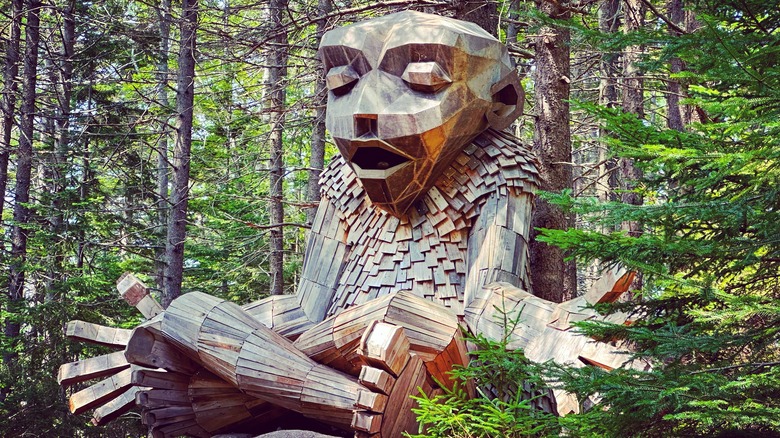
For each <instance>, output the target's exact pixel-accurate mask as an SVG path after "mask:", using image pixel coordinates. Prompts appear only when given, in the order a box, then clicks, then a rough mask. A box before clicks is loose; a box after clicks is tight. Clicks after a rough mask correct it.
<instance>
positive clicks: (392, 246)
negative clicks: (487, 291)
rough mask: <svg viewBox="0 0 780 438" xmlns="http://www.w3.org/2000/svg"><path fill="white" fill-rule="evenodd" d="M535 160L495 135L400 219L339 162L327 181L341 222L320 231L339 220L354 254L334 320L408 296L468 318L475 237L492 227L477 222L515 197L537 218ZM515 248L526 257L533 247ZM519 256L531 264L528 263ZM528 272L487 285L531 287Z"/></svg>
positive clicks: (483, 139)
mask: <svg viewBox="0 0 780 438" xmlns="http://www.w3.org/2000/svg"><path fill="white" fill-rule="evenodd" d="M530 157H532V153H531V152H530V151H528V150H527V149H526V148H525V147H524V146H522V145H521V144H520V142H519V140H518V139H516V138H514V137H512V136H511V135H509V134H506V133H503V132H497V131H494V130H488V131H487V132H485V133H483V134H482V135H480V136H479V137H477V139H475V140H474V141H473V142H472V143H471V144H470V145H469V146H467V147H466V148H465V150H464V151H463V152H462V153H461V154H460V155H459V156H458V157H457V158H456V159H455V161H454V162H453V164H452V165H451V166H450V167H449V168H448V169H447V170H446V171H445V173H444V175H442V176H441V177H440V178H439V180H438V182H437V183H436V185H435V186H434V187H433V188H432V189H431V190H430V191H429V192H428V194H427V195H426V196H425V197H424V198H423V199H422V200H421V201H419V202H418V203H417V204H416V205H414V206H413V207H412V208H411V209H410V211H408V214H407V216H406V217H404V218H400V219H399V218H396V217H394V216H392V215H390V214H388V213H387V212H385V211H383V210H381V209H379V208H376V207H374V206H372V204H371V202H370V200H369V199H368V197H366V196H365V193H364V191H363V189H362V187H361V185H360V183H359V182H358V180H357V178H356V176H355V174H354V172H353V171H352V170H351V168H350V167H349V166H348V165H347V164H346V163H345V162H344V160H343V158H338V159H335V160H334V161H333V162H332V163H331V164H330V165H329V166H328V167H327V169H326V170H325V171H324V173H323V176H322V180H321V183H322V186H323V194H324V196H325V197H327V198H329V200H330V201H331V202H332V203H333V205H334V206H335V216H336V217H331V218H330V220H328V219H329V218H327V217H324V218H322V220H320V221H318V222H317V223H315V224H314V226H313V231H314V232H315V233H320V232H321V230H323V229H324V228H327V227H332V226H333V225H332V224H331V223H329V222H332V221H334V220H338V221H341V226H343V229H344V230H345V232H346V236H345V243H346V245H347V248H348V250H347V254H346V258H345V262H344V265H342V267H341V269H339V271H340V273H339V275H340V278H339V280H338V287H337V290H336V293H335V296H334V298H333V300H332V302H331V304H330V308H329V309H328V315H334V314H337V313H339V312H340V311H341V310H343V309H345V308H348V307H351V306H354V305H359V304H362V303H365V302H367V301H370V300H372V299H374V298H377V297H381V296H384V295H387V294H390V293H392V292H396V291H400V290H408V291H412V292H413V293H415V294H417V295H419V296H423V297H425V298H427V299H429V300H431V301H434V302H438V303H441V304H443V305H444V306H446V307H448V308H451V309H452V310H453V311H454V312H455V313H457V314H459V315H462V314H463V298H464V295H463V294H464V288H465V286H466V274H467V272H466V270H467V266H466V259H467V252H468V246H469V245H468V239H469V235H470V232H471V231H472V229H473V228H474V227H475V226H477V227H478V226H480V224H481V223H482V222H485V221H477V218H478V217H479V216H480V215H487V216H490V217H494V216H496V214H495V210H496V209H500V208H501V207H502V206H503V208H504V209H506V201H504V202H503V203H502V199H506V198H507V197H509V196H526V197H527V198H528V204H529V205H528V208H529V213H530V199H531V198H530V196H528V194H529V193H530V192H531V191H532V190H533V189H535V188H537V187H538V181H539V176H538V173H537V170H536V166H535V164H534V162H533V161H532V159H531V158H530ZM491 209H492V210H494V211H492V212H491V211H488V210H491ZM507 216H508V217H513V216H514V215H512V214H509V215H507ZM478 222H479V223H478ZM505 225H506V227H507V228H508V229H512V228H513V227H512V224H505ZM523 238H527V236H523ZM526 243H527V242H521V243H520V245H525V244H526ZM507 249H510V250H511V249H513V248H507ZM514 249H515V250H521V251H523V252H525V251H527V246H526V247H525V248H514ZM510 254H511V253H510ZM518 258H519V259H525V260H526V263H527V257H524V256H523V257H518ZM331 269H332V268H331ZM527 272H528V270H527V269H522V274H521V275H519V276H517V277H519V278H492V279H491V278H485V279H481V282H482V283H483V284H484V282H487V281H497V280H503V281H510V282H512V283H514V284H517V285H518V286H520V287H525V288H527V287H528V286H529V285H528V280H527V278H526V277H527Z"/></svg>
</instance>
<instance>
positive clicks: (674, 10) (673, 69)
mask: <svg viewBox="0 0 780 438" xmlns="http://www.w3.org/2000/svg"><path fill="white" fill-rule="evenodd" d="M666 7H667V12H668V14H669V19H670V20H671V21H672V23H674V24H677V25H683V26H684V24H683V21H684V19H685V12H684V11H683V2H682V0H669V2H668V3H667V5H666ZM669 34H670V35H672V36H673V37H678V36H680V33H679V32H677V31H676V30H674V29H672V28H670V29H669ZM681 71H683V61H682V59H680V58H678V57H674V58H672V59H671V60H669V73H670V74H672V75H674V74H677V73H680V72H681ZM682 95H683V88H682V85H681V84H680V81H679V80H678V79H676V78H669V82H667V95H666V107H667V122H666V126H668V127H669V128H670V129H674V130H677V131H682V130H684V129H685V125H684V124H683V116H682V111H681V110H680V97H681V96H682Z"/></svg>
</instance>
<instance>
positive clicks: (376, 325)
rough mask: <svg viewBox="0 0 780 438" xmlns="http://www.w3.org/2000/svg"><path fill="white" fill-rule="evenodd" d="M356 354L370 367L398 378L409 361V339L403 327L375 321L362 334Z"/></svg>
mask: <svg viewBox="0 0 780 438" xmlns="http://www.w3.org/2000/svg"><path fill="white" fill-rule="evenodd" d="M357 354H358V355H360V356H362V357H363V358H364V359H365V360H366V362H368V363H369V364H370V365H371V366H373V367H376V368H382V369H384V370H385V371H387V372H389V373H390V374H392V375H393V376H398V374H399V373H400V372H401V370H402V369H403V367H404V366H405V365H406V362H407V361H408V360H409V339H408V338H407V337H406V334H405V333H404V329H403V327H399V326H396V325H392V324H387V323H384V322H380V321H376V320H375V321H372V322H371V324H369V326H368V328H367V329H366V330H365V331H364V332H363V336H362V337H361V339H360V347H358V350H357Z"/></svg>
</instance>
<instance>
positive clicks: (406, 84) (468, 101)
mask: <svg viewBox="0 0 780 438" xmlns="http://www.w3.org/2000/svg"><path fill="white" fill-rule="evenodd" d="M319 55H320V58H321V59H322V61H323V62H324V63H325V67H326V71H327V85H328V88H329V90H330V91H329V97H328V117H327V122H326V123H327V127H328V129H329V130H330V132H331V134H332V136H333V139H334V141H335V143H336V145H337V146H338V149H339V151H340V152H341V157H340V158H339V159H336V160H334V161H333V162H332V163H331V164H330V165H329V166H328V167H327V169H326V170H325V171H324V173H323V176H322V187H323V197H322V202H321V204H320V206H319V210H318V212H317V218H316V220H315V222H314V224H313V226H312V229H311V233H310V235H309V238H308V244H307V249H306V257H305V263H304V267H303V274H302V279H301V281H300V284H299V285H298V293H297V295H294V296H272V297H269V298H266V299H263V300H260V301H258V302H255V303H251V304H248V305H245V306H243V307H241V306H238V305H236V304H234V303H232V302H228V301H224V300H221V299H218V298H215V297H212V296H209V295H206V294H203V293H196V292H194V293H188V294H185V295H183V296H182V297H180V298H178V299H176V300H175V301H174V302H173V303H172V304H171V305H170V307H169V308H168V309H166V310H164V311H163V309H161V308H160V306H159V305H158V304H157V303H156V302H155V301H154V300H153V299H152V298H151V297H150V296H149V295H148V293H147V291H146V288H145V287H144V286H143V284H142V283H140V282H139V281H138V280H136V279H135V278H134V277H132V276H129V275H126V276H123V278H122V279H120V281H119V283H118V288H119V290H120V292H121V293H122V295H123V296H124V298H125V299H126V300H127V301H128V302H129V303H130V304H132V305H135V306H136V307H137V308H138V309H139V310H141V312H142V313H144V315H145V316H146V317H147V318H148V321H147V322H146V323H144V324H142V325H140V326H139V327H137V328H136V329H135V330H134V331H132V332H130V331H129V330H121V329H114V328H108V327H102V326H97V325H94V324H89V323H86V322H82V321H73V322H71V323H70V324H69V326H68V334H69V335H70V336H71V337H73V338H76V339H82V340H88V341H92V342H98V343H103V344H107V345H113V346H117V347H120V348H123V349H124V350H123V351H119V352H117V353H113V354H109V355H106V356H100V357H95V358H92V359H86V360H83V361H79V362H73V363H69V364H65V365H63V366H62V367H61V368H60V373H59V380H60V383H61V384H63V385H69V384H73V383H78V382H83V381H86V380H89V379H92V378H96V377H105V376H111V377H109V378H107V379H105V380H103V381H101V382H98V383H96V384H94V385H92V386H90V387H88V388H86V389H83V390H81V391H79V392H76V393H75V394H73V396H72V397H71V398H70V407H71V410H72V411H73V412H76V413H79V412H83V411H85V410H88V409H91V408H95V407H97V410H96V411H95V414H94V419H93V421H94V422H95V423H96V424H102V423H105V422H107V421H110V420H111V419H113V418H116V417H117V416H118V415H120V414H121V413H123V412H125V411H126V410H127V409H129V408H131V407H133V406H135V405H136V404H137V405H139V406H141V408H142V413H143V415H142V418H143V421H144V422H145V424H147V425H148V426H149V427H150V429H151V431H152V433H153V435H154V436H162V437H169V436H179V435H191V436H211V435H213V434H216V433H224V432H229V431H235V430H250V431H251V430H252V428H253V427H260V426H262V424H263V423H264V422H267V421H270V420H273V419H274V418H276V417H277V416H278V414H279V413H280V412H284V410H292V411H295V412H298V413H301V414H303V415H304V416H306V417H309V418H312V419H315V420H318V421H321V422H323V423H328V424H331V425H334V426H337V427H340V428H342V429H346V430H353V431H355V434H356V436H384V437H387V438H395V437H399V436H401V433H402V432H403V431H411V432H415V431H416V430H417V424H416V421H415V417H414V415H413V414H412V413H411V411H410V409H411V407H412V403H413V401H412V400H411V399H410V398H409V395H410V394H418V389H417V388H421V389H422V390H423V391H425V392H426V393H428V394H432V393H435V392H436V391H438V390H439V389H438V386H437V383H436V382H443V384H450V379H449V376H448V374H447V373H448V371H449V370H450V369H451V368H452V367H453V365H465V364H466V363H467V362H468V357H467V349H466V344H465V343H464V341H463V339H462V336H461V329H460V326H461V325H463V326H466V327H467V328H468V329H469V330H470V331H472V332H475V333H481V334H483V335H485V336H487V337H489V338H492V339H496V340H498V339H501V338H502V337H503V336H504V334H505V333H504V327H502V326H501V322H500V316H501V312H502V310H499V309H504V310H506V311H508V312H510V314H511V313H513V312H514V313H516V312H521V314H520V323H519V324H518V325H517V326H516V327H515V328H514V330H513V332H511V334H510V335H511V344H510V345H511V347H513V348H523V349H524V350H525V354H526V355H527V356H528V357H529V358H530V359H532V360H536V361H545V360H550V359H554V360H556V361H559V362H567V361H570V362H579V363H587V364H595V365H598V366H602V367H607V368H609V367H616V366H620V364H621V363H622V362H623V361H624V360H625V356H622V355H620V354H619V353H617V351H616V348H615V347H614V346H610V345H607V344H602V343H596V342H592V341H590V340H589V339H587V338H585V337H583V336H580V335H578V334H576V333H574V331H573V330H570V328H571V323H572V322H574V321H579V320H583V319H588V318H596V317H598V315H597V314H595V313H594V312H592V311H591V310H585V309H583V307H584V306H585V304H586V301H587V302H591V303H593V302H598V301H608V300H613V299H615V298H616V297H617V296H618V295H619V294H620V293H622V292H623V291H624V290H625V288H626V287H627V284H628V283H629V282H630V279H629V278H621V280H620V281H618V283H617V285H616V286H615V287H613V288H605V290H606V292H605V293H603V294H598V293H596V294H593V295H590V296H586V297H581V298H578V299H575V300H573V301H569V302H566V303H563V304H555V303H551V302H548V301H545V300H542V299H540V298H537V297H535V296H533V295H531V294H530V293H528V292H526V291H527V290H529V289H530V286H531V285H530V283H529V280H528V270H529V266H528V239H529V234H530V225H529V224H530V218H531V207H532V200H533V195H532V191H533V190H534V189H536V188H537V181H538V178H539V176H538V174H537V170H536V167H535V165H534V161H533V159H532V155H531V153H530V152H529V151H528V150H527V149H526V148H525V147H523V146H522V145H521V144H520V142H519V141H518V140H517V139H516V138H514V137H513V136H511V135H509V134H507V133H504V132H502V130H503V129H505V128H507V127H508V126H509V125H510V124H511V123H512V122H513V121H514V120H515V119H516V118H517V117H518V116H519V115H520V114H521V113H522V106H523V97H524V94H523V89H522V88H521V87H520V84H519V79H518V76H517V74H516V72H515V70H514V68H513V67H512V65H511V63H510V60H509V56H508V55H507V51H506V49H505V47H504V46H502V45H501V44H500V43H499V42H498V41H497V40H496V39H495V38H493V37H492V36H490V35H489V34H488V33H486V32H485V31H484V30H482V29H481V28H479V27H478V26H476V25H474V24H471V23H466V22H462V21H457V20H453V19H449V18H444V17H440V16H435V15H428V14H423V13H418V12H411V11H407V12H400V13H396V14H392V15H388V16H385V17H382V18H376V19H372V20H368V21H365V22H361V23H357V24H353V25H350V26H346V27H343V28H339V29H335V30H333V31H330V32H328V33H326V34H325V36H324V37H323V39H322V43H321V45H320V49H319ZM612 283H614V281H612ZM558 395H559V396H558V397H557V409H558V411H559V412H562V413H566V412H569V411H571V410H574V409H576V403H575V402H573V401H572V400H570V399H568V398H566V395H565V394H558Z"/></svg>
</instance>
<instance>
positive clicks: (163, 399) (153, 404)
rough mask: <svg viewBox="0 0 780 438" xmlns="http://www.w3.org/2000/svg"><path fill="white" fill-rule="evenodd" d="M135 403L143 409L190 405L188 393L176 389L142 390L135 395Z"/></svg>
mask: <svg viewBox="0 0 780 438" xmlns="http://www.w3.org/2000/svg"><path fill="white" fill-rule="evenodd" d="M135 402H136V404H137V405H138V406H142V407H143V408H145V409H155V408H164V407H166V406H190V405H192V401H191V400H190V397H189V394H188V392H187V391H186V390H184V391H182V390H176V389H142V390H140V391H138V392H137V393H136V395H135Z"/></svg>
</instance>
